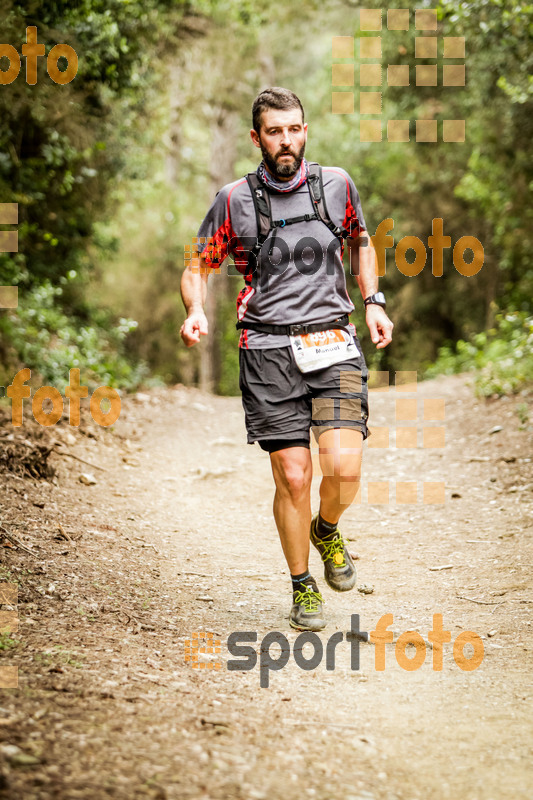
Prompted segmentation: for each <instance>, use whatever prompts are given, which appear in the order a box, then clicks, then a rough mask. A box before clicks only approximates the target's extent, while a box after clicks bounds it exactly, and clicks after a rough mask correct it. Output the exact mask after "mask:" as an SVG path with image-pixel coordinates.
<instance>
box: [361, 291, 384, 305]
mask: <svg viewBox="0 0 533 800" xmlns="http://www.w3.org/2000/svg"><path fill="white" fill-rule="evenodd" d="M364 302H365V306H369V305H370V304H371V303H372V304H373V305H376V306H381V308H386V307H387V301H386V300H385V295H384V294H383V292H378V293H377V294H371V295H370V296H369V297H367V298H366V299H365V301H364Z"/></svg>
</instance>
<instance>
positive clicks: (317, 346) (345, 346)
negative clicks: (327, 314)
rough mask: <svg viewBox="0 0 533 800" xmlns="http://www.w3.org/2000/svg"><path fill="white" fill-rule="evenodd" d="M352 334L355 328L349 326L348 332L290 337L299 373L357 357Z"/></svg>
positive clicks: (357, 351) (320, 332) (337, 331)
mask: <svg viewBox="0 0 533 800" xmlns="http://www.w3.org/2000/svg"><path fill="white" fill-rule="evenodd" d="M353 332H355V328H354V326H353V325H351V324H350V325H349V326H348V330H344V329H334V330H330V331H318V332H317V333H306V334H305V335H301V336H290V337H289V338H290V340H291V347H292V352H293V353H294V358H295V361H296V364H297V366H298V369H299V370H300V371H301V372H312V371H313V370H315V369H323V368H324V367H329V366H331V364H337V363H338V362H339V361H347V360H348V359H349V358H353V357H354V356H358V355H359V350H358V348H357V345H356V343H355V339H354V336H353Z"/></svg>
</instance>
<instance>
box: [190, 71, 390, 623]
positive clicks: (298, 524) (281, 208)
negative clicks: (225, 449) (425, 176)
mask: <svg viewBox="0 0 533 800" xmlns="http://www.w3.org/2000/svg"><path fill="white" fill-rule="evenodd" d="M252 118H253V128H252V130H251V131H250V135H251V138H252V141H253V143H254V145H255V146H256V147H258V148H259V149H260V150H261V153H262V156H263V159H262V161H261V163H260V164H259V167H258V168H257V172H253V173H250V174H249V175H247V176H246V177H245V178H241V179H239V180H237V181H234V182H232V183H229V184H227V185H226V186H224V187H222V189H221V190H220V191H219V192H218V193H217V195H216V197H215V199H214V201H213V203H212V205H211V208H210V209H209V211H208V213H207V215H206V217H205V219H204V221H203V222H202V224H201V226H200V229H199V231H198V237H199V238H201V237H205V239H204V241H205V244H203V245H199V246H198V251H199V253H200V256H199V265H198V266H196V267H192V268H191V266H189V267H187V269H186V270H185V271H184V273H183V277H182V281H181V295H182V299H183V303H184V305H185V308H186V310H187V319H186V320H185V322H184V323H183V325H182V327H181V330H180V334H181V337H182V339H183V341H184V342H185V344H186V345H187V347H191V346H193V345H194V344H197V343H198V342H199V341H200V338H201V336H205V335H206V334H207V332H208V324H207V318H206V316H205V314H204V310H203V306H204V303H205V299H206V292H207V281H208V277H209V274H210V272H211V271H212V269H213V268H218V267H220V265H221V264H222V262H223V261H224V259H225V258H226V257H227V256H228V255H231V256H232V257H233V259H234V262H235V266H236V268H237V269H238V270H239V271H240V272H241V273H242V275H243V277H244V280H245V285H244V287H243V289H242V290H241V292H240V294H239V296H238V298H237V318H238V322H237V327H238V328H240V329H241V335H240V339H239V365H240V377H239V386H240V389H241V391H242V402H243V407H244V412H245V422H246V429H247V434H248V436H247V439H248V443H250V444H253V443H255V442H258V443H259V445H260V447H261V448H262V449H263V450H265V451H267V452H268V453H269V454H270V461H271V466H272V473H273V476H274V482H275V494H274V518H275V521H276V526H277V529H278V532H279V536H280V540H281V545H282V548H283V552H284V555H285V558H286V560H287V564H288V567H289V570H290V574H291V580H292V591H293V595H292V597H293V603H292V608H291V611H290V615H289V623H290V625H291V626H292V627H293V628H296V629H298V630H312V631H318V630H322V629H323V628H324V627H325V625H326V621H325V619H324V615H323V608H322V602H323V601H322V595H321V593H320V592H319V589H318V586H317V583H316V581H315V579H314V578H313V576H312V575H311V574H310V572H309V568H308V558H309V543H310V542H312V544H313V545H314V546H315V547H316V548H317V550H318V552H319V553H320V556H321V558H322V561H323V564H324V578H325V580H326V583H327V584H328V585H329V586H330V587H331V588H332V589H334V590H335V591H339V592H344V591H347V590H349V589H352V588H353V587H354V586H355V584H356V573H355V568H354V564H353V561H352V558H351V556H350V554H349V553H348V551H347V549H346V546H345V542H344V540H343V538H342V536H341V533H340V530H339V527H338V522H339V519H340V517H341V515H342V514H343V512H344V511H345V510H346V509H347V508H348V507H349V506H350V504H351V503H352V502H353V501H354V499H355V497H356V495H357V491H358V489H359V482H360V475H361V456H362V445H363V440H364V439H366V438H367V436H368V429H367V421H368V389H367V376H368V370H367V368H366V364H365V359H364V356H363V353H362V350H361V346H360V343H359V339H358V338H357V335H356V331H355V327H354V326H353V325H352V324H350V322H349V314H350V313H351V312H352V311H353V310H354V305H353V303H352V301H351V300H350V297H349V295H348V292H347V289H346V276H345V272H344V267H343V262H342V258H343V251H344V244H345V242H347V244H348V247H349V253H350V267H351V272H352V274H354V275H355V276H356V279H357V283H358V285H359V289H360V291H361V295H362V298H363V300H364V304H365V307H366V324H367V325H368V328H369V331H370V336H371V339H372V342H373V343H374V344H375V345H376V347H377V348H383V347H386V346H387V345H388V344H389V343H390V341H391V336H392V328H393V324H392V322H391V321H390V319H389V318H388V316H387V314H386V313H385V297H384V295H383V293H382V292H378V279H377V272H376V268H375V260H374V259H375V253H374V248H373V246H372V241H371V239H370V237H369V236H368V234H367V232H366V224H365V220H364V217H363V212H362V209H361V203H360V200H359V194H358V192H357V189H356V187H355V185H354V183H353V181H352V179H351V178H350V176H349V175H348V173H347V172H346V171H345V170H343V169H341V168H339V167H320V166H319V165H318V164H316V163H314V162H308V161H307V160H306V159H305V158H304V153H305V145H306V141H307V123H305V122H304V110H303V107H302V104H301V103H300V100H299V99H298V97H297V96H296V95H295V94H293V92H291V91H289V90H287V89H283V88H280V87H273V88H270V89H266V90H265V91H262V92H261V93H260V94H259V95H258V96H257V98H256V99H255V101H254V103H253V107H252ZM311 430H312V432H313V435H314V436H315V439H316V441H317V442H318V446H319V462H320V468H321V471H322V475H323V477H322V481H321V484H320V506H319V509H318V513H316V514H315V515H314V516H312V513H311V478H312V461H311V454H310V431H311Z"/></svg>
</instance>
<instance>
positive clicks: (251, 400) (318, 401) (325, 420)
mask: <svg viewBox="0 0 533 800" xmlns="http://www.w3.org/2000/svg"><path fill="white" fill-rule="evenodd" d="M355 341H356V344H357V347H358V350H359V352H360V354H361V355H359V356H357V357H354V358H352V359H350V360H349V361H342V362H340V363H339V364H332V365H331V366H329V367H325V368H323V369H319V370H315V371H313V372H305V373H304V372H300V370H299V369H298V367H297V366H296V362H295V360H294V356H293V353H292V349H291V347H276V348H271V349H268V350H247V349H246V348H243V347H241V348H240V349H239V368H240V375H239V387H240V390H241V392H242V404H243V407H244V414H245V421H246V430H247V433H248V443H249V444H253V443H254V442H256V441H259V442H260V441H262V440H266V439H285V440H289V439H300V440H302V439H303V440H304V441H307V442H309V441H310V436H309V431H310V430H311V429H312V430H313V434H314V436H315V439H318V436H319V435H320V434H321V433H322V432H323V431H325V430H328V429H329V428H356V429H357V430H360V431H361V432H362V434H363V438H364V439H366V438H367V436H368V428H367V420H368V385H367V381H368V370H367V368H366V363H365V359H364V356H363V354H362V350H361V345H360V343H359V340H358V339H357V337H355Z"/></svg>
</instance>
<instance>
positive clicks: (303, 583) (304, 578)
mask: <svg viewBox="0 0 533 800" xmlns="http://www.w3.org/2000/svg"><path fill="white" fill-rule="evenodd" d="M291 581H292V591H293V592H305V591H307V586H308V585H309V584H310V583H312V584H313V586H314V590H315V591H316V581H315V579H314V578H313V576H312V575H311V573H310V572H309V570H308V569H306V570H305V572H302V573H301V574H300V575H291Z"/></svg>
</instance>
